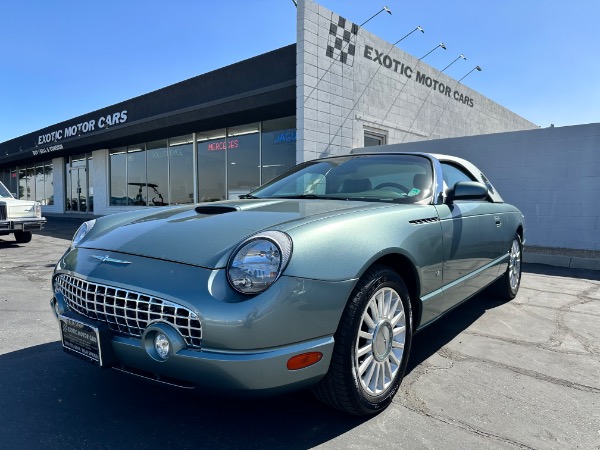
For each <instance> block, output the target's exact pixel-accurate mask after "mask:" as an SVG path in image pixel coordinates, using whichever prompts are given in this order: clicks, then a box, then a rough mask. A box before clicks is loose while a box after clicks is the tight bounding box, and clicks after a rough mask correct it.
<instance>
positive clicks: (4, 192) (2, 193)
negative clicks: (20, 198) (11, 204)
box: [0, 182, 12, 198]
mask: <svg viewBox="0 0 600 450" xmlns="http://www.w3.org/2000/svg"><path fill="white" fill-rule="evenodd" d="M0 198H12V195H10V192H8V189H6V188H5V187H4V185H3V184H2V183H1V182H0Z"/></svg>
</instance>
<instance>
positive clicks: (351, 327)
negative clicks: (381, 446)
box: [314, 266, 412, 415]
mask: <svg viewBox="0 0 600 450" xmlns="http://www.w3.org/2000/svg"><path fill="white" fill-rule="evenodd" d="M411 340H412V310H411V306H410V298H409V294H408V289H407V288H406V285H405V284H404V282H403V280H402V278H401V277H400V276H399V275H398V274H397V273H396V272H394V271H393V270H391V269H389V268H388V267H385V266H374V267H372V268H371V269H369V270H368V271H367V272H366V273H365V274H364V275H363V277H362V278H361V279H360V280H359V282H358V284H357V286H356V288H355V289H354V291H353V293H352V296H351V298H350V300H349V301H348V304H347V305H346V309H345V310H344V313H343V315H342V318H341V320H340V324H339V326H338V330H337V331H336V333H335V346H334V350H333V355H332V360H331V364H330V367H329V371H328V373H327V375H325V377H324V378H323V379H322V380H321V381H320V382H319V384H318V385H317V386H316V387H315V388H314V392H315V394H316V396H317V398H319V399H320V400H321V401H323V402H325V403H327V404H329V405H330V406H333V407H335V408H337V409H341V410H342V411H345V412H348V413H350V414H355V415H369V414H375V413H377V412H379V411H382V410H383V409H384V408H385V407H387V406H388V405H389V404H390V403H391V401H392V399H393V398H394V395H395V394H396V392H397V391H398V387H399V386H400V382H401V381H402V378H403V376H404V371H405V370H406V365H407V363H408V356H409V352H410V344H411Z"/></svg>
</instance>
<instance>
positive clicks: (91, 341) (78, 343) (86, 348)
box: [59, 316, 103, 367]
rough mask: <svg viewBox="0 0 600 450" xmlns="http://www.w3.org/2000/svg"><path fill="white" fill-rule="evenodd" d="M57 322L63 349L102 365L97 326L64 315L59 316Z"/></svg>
mask: <svg viewBox="0 0 600 450" xmlns="http://www.w3.org/2000/svg"><path fill="white" fill-rule="evenodd" d="M59 322H60V334H61V337H62V345H63V350H64V351H65V352H67V353H69V354H70V355H73V356H76V357H77V358H80V359H83V360H84V361H87V362H90V363H92V364H94V365H96V366H99V367H102V366H103V361H102V350H101V347H100V331H99V330H98V328H96V327H93V326H90V325H88V324H85V323H83V322H80V321H78V320H74V319H71V318H70V317H65V316H60V317H59Z"/></svg>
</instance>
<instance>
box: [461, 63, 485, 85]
mask: <svg viewBox="0 0 600 450" xmlns="http://www.w3.org/2000/svg"><path fill="white" fill-rule="evenodd" d="M474 70H477V71H478V72H481V71H482V70H483V69H482V68H481V67H480V66H475V67H473V68H472V69H471V70H469V72H467V74H466V75H465V76H464V77H462V78H461V79H460V80H458V82H459V83H460V82H461V81H462V80H464V79H465V78H467V77H468V76H469V75H470V74H471V72H473V71H474Z"/></svg>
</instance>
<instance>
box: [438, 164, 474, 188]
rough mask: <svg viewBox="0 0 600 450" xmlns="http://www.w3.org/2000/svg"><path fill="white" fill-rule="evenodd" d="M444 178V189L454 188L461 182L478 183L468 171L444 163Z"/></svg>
mask: <svg viewBox="0 0 600 450" xmlns="http://www.w3.org/2000/svg"><path fill="white" fill-rule="evenodd" d="M442 176H443V177H444V184H445V186H444V188H452V187H453V186H454V185H455V184H456V183H458V182H459V181H476V180H474V179H473V178H472V177H471V176H470V175H469V174H468V173H467V172H466V171H464V170H462V169H461V168H459V167H457V166H455V165H453V164H449V163H446V162H443V163H442Z"/></svg>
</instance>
